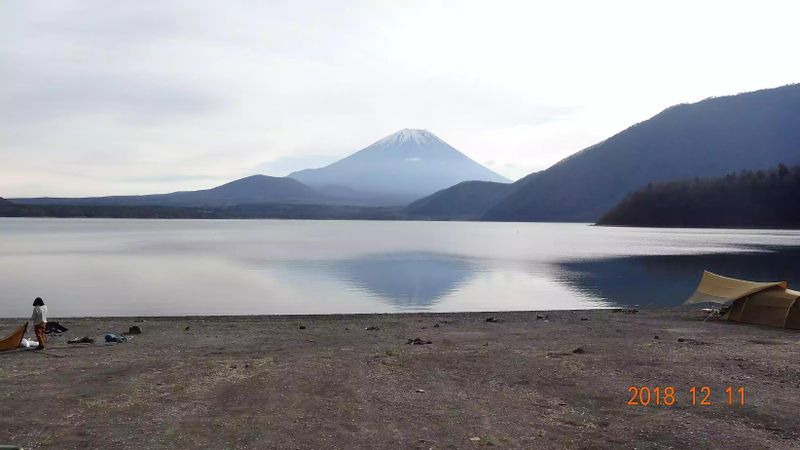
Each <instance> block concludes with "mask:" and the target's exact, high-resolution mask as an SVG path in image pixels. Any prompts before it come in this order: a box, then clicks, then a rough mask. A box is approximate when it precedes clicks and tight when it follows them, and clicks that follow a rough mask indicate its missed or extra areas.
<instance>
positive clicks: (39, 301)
mask: <svg viewBox="0 0 800 450" xmlns="http://www.w3.org/2000/svg"><path fill="white" fill-rule="evenodd" d="M33 306H44V300H42V298H41V297H36V300H34V301H33Z"/></svg>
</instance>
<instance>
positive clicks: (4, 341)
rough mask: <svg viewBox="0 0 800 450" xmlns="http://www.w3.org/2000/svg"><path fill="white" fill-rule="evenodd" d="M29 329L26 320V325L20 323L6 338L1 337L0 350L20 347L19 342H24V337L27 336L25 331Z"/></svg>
mask: <svg viewBox="0 0 800 450" xmlns="http://www.w3.org/2000/svg"><path fill="white" fill-rule="evenodd" d="M27 329H28V323H27V322H26V323H25V325H20V326H19V328H17V329H16V330H14V332H13V333H11V334H9V335H8V336H6V337H4V338H0V351H3V350H14V349H16V348H19V344H20V343H21V342H22V338H24V337H25V331H27Z"/></svg>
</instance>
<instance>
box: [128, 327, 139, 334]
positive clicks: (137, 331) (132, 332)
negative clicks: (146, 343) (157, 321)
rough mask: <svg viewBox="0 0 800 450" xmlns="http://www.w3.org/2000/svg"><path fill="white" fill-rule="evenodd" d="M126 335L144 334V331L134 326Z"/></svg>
mask: <svg viewBox="0 0 800 450" xmlns="http://www.w3.org/2000/svg"><path fill="white" fill-rule="evenodd" d="M125 334H142V329H141V328H139V327H138V326H137V325H134V326H132V327H130V328H128V332H127V333H125Z"/></svg>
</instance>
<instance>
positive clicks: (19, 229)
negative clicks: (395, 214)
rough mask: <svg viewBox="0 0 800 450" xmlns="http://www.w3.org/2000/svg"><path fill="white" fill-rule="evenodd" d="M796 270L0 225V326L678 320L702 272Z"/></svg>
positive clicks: (607, 234)
mask: <svg viewBox="0 0 800 450" xmlns="http://www.w3.org/2000/svg"><path fill="white" fill-rule="evenodd" d="M799 257H800V232H799V231H776V230H708V229H700V230H689V229H652V228H651V229H645V228H607V227H595V226H591V225H588V224H574V223H570V224H563V223H482V222H379V221H375V222H370V221H302V220H123V219H16V218H2V219H0V316H2V317H17V316H20V317H22V316H27V315H29V314H30V310H31V303H32V301H33V298H34V297H36V296H40V297H43V298H44V299H45V302H46V303H47V304H48V307H49V310H50V315H51V316H53V317H69V316H134V315H135V316H157V315H248V314H329V313H376V312H413V311H442V312H444V311H500V310H548V309H583V308H604V307H613V306H635V305H636V306H647V305H657V306H672V305H678V304H680V303H681V302H683V300H684V299H686V298H687V297H688V296H689V294H690V293H691V292H692V291H693V289H694V287H695V286H696V284H697V282H698V281H699V279H700V276H701V274H702V271H703V269H708V270H711V271H715V272H717V273H721V274H725V275H730V276H735V277H743V278H751V279H756V280H784V279H785V280H788V281H789V282H790V285H793V286H795V287H798V286H800V263H798V261H800V258H799Z"/></svg>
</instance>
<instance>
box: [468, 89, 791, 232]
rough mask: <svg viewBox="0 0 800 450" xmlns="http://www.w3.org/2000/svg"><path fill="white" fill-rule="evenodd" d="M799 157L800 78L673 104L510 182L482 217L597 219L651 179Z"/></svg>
mask: <svg viewBox="0 0 800 450" xmlns="http://www.w3.org/2000/svg"><path fill="white" fill-rule="evenodd" d="M781 162H783V163H787V164H796V163H800V84H793V85H787V86H782V87H778V88H771V89H763V90H759V91H753V92H747V93H741V94H736V95H731V96H723V97H711V98H707V99H705V100H701V101H699V102H696V103H684V104H678V105H674V106H671V107H669V108H666V109H664V110H663V111H661V112H660V113H658V114H656V115H655V116H653V117H651V118H650V119H648V120H645V121H642V122H639V123H637V124H634V125H632V126H630V127H628V128H626V129H625V130H623V131H621V132H619V133H617V134H615V135H614V136H611V137H610V138H608V139H605V140H603V141H601V142H598V143H597V144H594V145H592V146H589V147H587V148H585V149H583V150H581V151H579V152H577V153H574V154H572V155H570V156H569V157H567V158H564V159H562V160H561V161H559V162H558V163H556V164H554V165H553V166H551V167H549V168H548V169H546V170H544V171H542V172H540V173H538V174H537V175H536V176H535V177H525V178H523V179H521V180H518V181H517V182H515V183H514V184H513V185H512V188H511V190H510V191H509V194H508V195H507V196H506V197H505V198H504V199H502V200H501V201H499V202H498V203H497V204H496V205H494V206H492V207H491V208H489V210H488V211H487V212H486V214H484V216H483V217H482V219H483V220H493V221H586V222H594V221H595V220H597V218H599V217H600V216H601V215H602V214H603V213H604V212H606V211H608V210H609V209H610V208H611V207H613V206H614V205H615V204H616V203H618V202H619V201H621V200H622V198H624V196H625V195H626V194H628V193H629V192H632V191H634V190H636V189H638V188H641V187H642V186H644V185H646V184H647V183H651V182H663V181H670V180H675V179H683V178H693V177H697V176H701V177H708V176H720V175H723V174H725V173H729V172H731V171H737V170H743V169H750V170H758V169H766V168H768V167H771V166H775V165H777V164H778V163H781Z"/></svg>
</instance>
